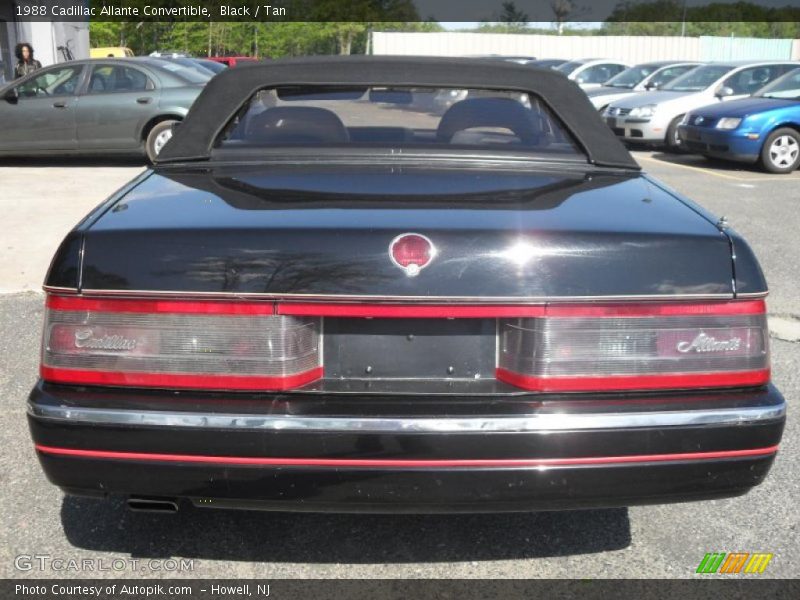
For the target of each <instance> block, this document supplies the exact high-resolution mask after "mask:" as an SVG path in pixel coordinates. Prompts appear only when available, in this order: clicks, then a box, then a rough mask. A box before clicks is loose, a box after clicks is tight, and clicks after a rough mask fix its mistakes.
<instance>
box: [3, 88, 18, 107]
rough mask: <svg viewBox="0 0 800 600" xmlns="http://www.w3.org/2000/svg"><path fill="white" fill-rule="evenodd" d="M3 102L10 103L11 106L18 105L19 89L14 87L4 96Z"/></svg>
mask: <svg viewBox="0 0 800 600" xmlns="http://www.w3.org/2000/svg"><path fill="white" fill-rule="evenodd" d="M3 100H5V101H6V102H8V103H9V104H16V103H17V102H19V93H18V92H17V88H15V87H13V88H11V89H10V90H8V91H6V93H5V94H3Z"/></svg>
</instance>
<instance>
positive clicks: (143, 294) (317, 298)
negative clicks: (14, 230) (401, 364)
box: [45, 287, 735, 305]
mask: <svg viewBox="0 0 800 600" xmlns="http://www.w3.org/2000/svg"><path fill="white" fill-rule="evenodd" d="M45 291H49V290H48V288H46V287H45ZM81 295H82V296H89V297H91V296H110V297H123V298H125V297H131V298H151V297H156V298H158V297H160V298H175V297H178V298H205V299H214V298H220V299H221V298H228V299H230V298H240V299H248V298H251V299H265V300H277V301H289V302H291V301H292V300H299V301H303V302H308V301H314V302H376V303H383V302H385V303H406V302H419V303H427V304H437V303H475V302H477V303H485V304H516V305H524V304H542V303H545V302H624V301H638V300H645V301H650V300H652V301H675V302H680V301H682V300H735V297H734V295H733V294H732V293H730V294H672V295H670V294H653V295H646V294H643V295H629V296H624V295H622V296H369V295H362V296H358V295H348V294H279V293H261V292H247V293H237V292H177V291H150V290H102V289H83V290H81Z"/></svg>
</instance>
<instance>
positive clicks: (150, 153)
mask: <svg viewBox="0 0 800 600" xmlns="http://www.w3.org/2000/svg"><path fill="white" fill-rule="evenodd" d="M212 77H213V73H211V72H210V71H207V72H202V71H200V70H199V69H198V68H188V67H186V66H184V65H181V64H179V63H176V62H172V61H167V60H162V59H159V58H149V57H137V58H104V59H92V60H82V61H72V62H66V63H59V64H57V65H54V66H52V67H47V68H44V69H41V70H39V71H36V72H34V73H32V74H31V75H28V76H27V77H24V78H22V79H19V80H16V81H14V82H13V83H10V84H7V85H6V86H4V87H2V88H0V130H1V131H2V132H3V133H2V135H0V156H33V155H67V154H87V155H99V154H102V155H109V154H119V155H142V154H146V155H147V157H148V158H149V159H150V160H151V161H152V160H154V159H155V157H156V156H157V155H158V153H159V152H160V151H161V148H163V147H164V144H166V142H167V141H168V140H169V138H170V137H171V136H172V126H173V124H175V123H177V122H178V121H181V120H182V119H183V118H184V117H185V116H186V114H187V113H188V111H189V107H190V106H191V105H192V103H193V102H194V100H195V99H196V98H197V96H198V95H199V94H200V92H201V91H202V89H203V86H204V85H205V84H206V83H207V82H208V81H209V80H210V79H211V78H212Z"/></svg>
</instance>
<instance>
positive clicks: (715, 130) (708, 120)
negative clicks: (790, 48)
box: [678, 69, 800, 173]
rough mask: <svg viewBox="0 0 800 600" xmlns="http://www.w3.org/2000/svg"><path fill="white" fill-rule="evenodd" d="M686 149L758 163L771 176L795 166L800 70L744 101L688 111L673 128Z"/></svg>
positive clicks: (799, 156)
mask: <svg viewBox="0 0 800 600" xmlns="http://www.w3.org/2000/svg"><path fill="white" fill-rule="evenodd" d="M678 136H679V137H680V139H681V141H682V142H683V143H684V144H685V148H686V149H687V150H690V151H693V152H697V153H699V154H703V155H704V156H709V157H714V158H723V159H728V160H735V161H740V162H751V163H760V164H761V166H762V167H763V168H764V169H766V170H767V171H770V172H772V173H790V172H791V171H794V170H795V169H796V168H797V167H798V165H799V164H800V69H795V70H793V71H790V72H789V73H787V74H786V75H783V76H782V77H780V78H778V79H776V80H775V81H773V82H772V83H770V84H769V85H767V86H765V87H763V88H761V89H760V90H759V91H758V92H756V93H755V94H753V95H752V96H750V97H749V98H742V99H741V100H731V101H730V102H720V103H719V104H712V105H710V106H704V107H702V108H698V109H697V110H694V111H692V112H689V113H687V114H686V116H685V117H684V119H683V121H682V122H681V124H680V126H679V127H678Z"/></svg>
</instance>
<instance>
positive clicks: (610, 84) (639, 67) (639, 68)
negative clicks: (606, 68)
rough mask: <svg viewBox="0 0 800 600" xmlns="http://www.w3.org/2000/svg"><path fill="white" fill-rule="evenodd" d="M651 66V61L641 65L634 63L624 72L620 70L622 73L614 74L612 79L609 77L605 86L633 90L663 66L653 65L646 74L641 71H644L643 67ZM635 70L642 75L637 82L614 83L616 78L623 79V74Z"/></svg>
mask: <svg viewBox="0 0 800 600" xmlns="http://www.w3.org/2000/svg"><path fill="white" fill-rule="evenodd" d="M649 66H650V65H649V63H643V64H641V65H633V66H632V67H628V68H627V69H625V70H624V71H622V72H620V73H617V74H616V75H614V76H613V77H612V78H611V79H609V80H608V81H606V82H605V83H604V84H603V87H613V88H615V89H618V90H632V89H633V88H635V87H636V86H637V85H639V84H640V83H642V82H643V81H645V80H646V79H647V78H648V77H651V76H652V75H653V74H654V73H656V72H658V71H659V70H660V69H661V68H662V67H660V66H652V67H651V69H652V70H650V71H648V72H647V73H645V74H644V75H641V71H642V70H643V69H646V68H648V67H649ZM633 71H638V72H639V73H638V75H641V77H639V78H638V79H637V80H636V81H635V82H633V83H632V84H630V85H629V84H627V83H626V84H625V85H619V84H615V83H614V80H615V79H622V76H623V75H628V74H630V73H631V72H633Z"/></svg>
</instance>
